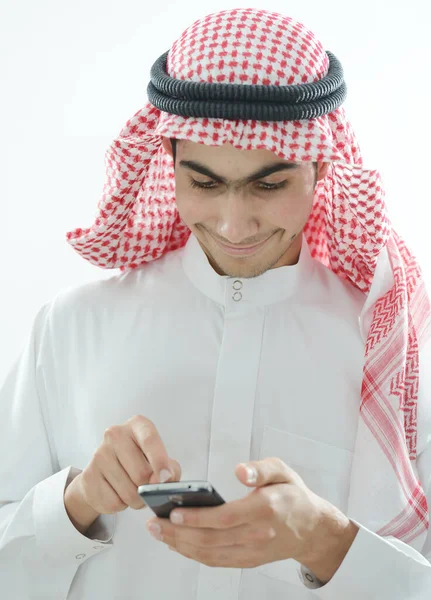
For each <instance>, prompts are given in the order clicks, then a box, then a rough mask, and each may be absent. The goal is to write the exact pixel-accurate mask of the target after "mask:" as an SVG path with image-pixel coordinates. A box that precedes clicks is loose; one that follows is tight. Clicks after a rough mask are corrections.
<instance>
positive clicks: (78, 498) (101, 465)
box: [64, 415, 181, 533]
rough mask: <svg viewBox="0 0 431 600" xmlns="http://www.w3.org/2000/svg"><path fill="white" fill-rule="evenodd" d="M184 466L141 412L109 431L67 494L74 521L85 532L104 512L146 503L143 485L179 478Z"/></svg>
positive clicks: (119, 510)
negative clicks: (138, 490)
mask: <svg viewBox="0 0 431 600" xmlns="http://www.w3.org/2000/svg"><path fill="white" fill-rule="evenodd" d="M180 478H181V467H180V465H179V463H178V462H177V461H176V460H173V459H171V458H169V457H168V455H167V452H166V448H165V445H164V444H163V442H162V439H161V438H160V435H159V433H158V431H157V429H156V427H155V425H154V424H153V423H152V422H151V421H150V420H149V419H146V418H145V417H143V416H141V415H136V416H134V417H132V418H131V419H129V420H128V421H126V422H125V423H124V424H123V425H114V426H113V427H109V428H108V429H106V431H105V433H104V437H103V443H102V444H101V445H100V446H99V448H98V449H97V450H96V452H95V453H94V455H93V458H92V460H91V462H90V463H89V464H88V465H87V467H86V468H85V469H84V470H83V471H82V473H80V474H79V475H77V477H75V479H73V480H72V482H71V483H70V484H69V485H68V486H67V488H66V490H65V493H64V505H65V507H66V510H67V513H68V515H69V518H70V520H71V521H72V523H73V524H74V526H75V527H76V529H78V531H80V532H81V533H84V532H85V531H86V530H87V529H88V528H89V526H90V525H91V524H92V523H93V521H95V520H96V519H97V517H99V516H100V515H101V514H113V513H117V512H121V511H123V510H125V509H126V508H129V507H130V508H134V509H135V510H139V509H141V508H144V507H145V506H146V504H145V502H144V501H143V500H142V499H141V498H140V496H139V495H138V492H137V488H138V487H139V486H140V485H144V484H146V483H159V482H165V481H168V480H170V481H179V480H180Z"/></svg>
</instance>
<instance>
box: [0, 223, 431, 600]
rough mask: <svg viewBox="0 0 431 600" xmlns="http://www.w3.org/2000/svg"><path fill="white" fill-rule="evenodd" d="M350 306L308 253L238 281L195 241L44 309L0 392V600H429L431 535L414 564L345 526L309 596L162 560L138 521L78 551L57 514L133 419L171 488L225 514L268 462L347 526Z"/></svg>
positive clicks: (281, 573)
mask: <svg viewBox="0 0 431 600" xmlns="http://www.w3.org/2000/svg"><path fill="white" fill-rule="evenodd" d="M364 301H365V296H364V294H362V293H361V292H360V291H358V290H356V289H355V288H354V287H353V286H352V285H350V284H349V283H347V282H345V281H343V280H341V279H340V278H338V277H337V276H336V275H334V274H333V273H332V272H331V271H330V270H329V269H327V268H325V267H324V266H323V265H321V264H320V263H319V262H318V261H316V260H314V259H312V257H311V256H310V253H309V249H308V246H307V244H306V242H305V239H304V240H303V248H302V251H301V255H300V259H299V262H298V264H296V265H293V266H286V267H281V268H278V269H272V270H270V271H268V272H266V273H265V274H264V275H262V276H260V277H256V278H252V279H241V278H230V277H227V276H219V275H218V274H217V273H216V272H215V271H214V270H213V269H212V267H211V266H210V264H209V262H208V260H207V258H206V256H205V254H204V253H203V251H202V249H201V248H200V246H199V244H198V243H197V240H196V238H195V237H194V236H193V235H191V236H190V239H189V240H188V243H187V244H186V246H185V247H184V248H182V249H181V250H178V251H175V252H172V253H170V254H168V255H166V256H164V257H163V258H162V259H160V260H158V261H155V262H153V263H150V264H148V265H146V266H143V267H140V268H138V269H136V270H134V271H131V272H127V273H124V274H118V275H114V276H113V277H111V278H109V279H104V280H100V281H95V282H93V283H90V284H86V285H82V286H79V287H76V288H72V289H69V290H66V291H63V292H61V293H59V294H58V295H57V296H56V297H55V298H54V299H53V300H52V301H51V302H49V303H48V304H46V305H45V306H43V307H42V309H41V310H40V312H39V313H38V315H37V317H36V319H35V323H34V327H33V330H32V333H31V336H30V338H29V341H28V344H27V346H26V348H25V349H24V351H23V353H22V355H21V357H20V358H19V360H18V361H17V363H16V364H15V366H14V367H13V369H12V370H11V372H10V374H9V375H8V377H7V379H6V381H5V384H4V386H3V388H2V389H1V391H0V423H1V426H2V434H1V436H0V456H1V462H0V589H1V595H2V597H4V598H5V599H6V598H7V599H8V600H9V599H10V600H27V599H31V600H35V599H37V600H60V599H66V598H68V599H70V600H96V599H97V600H98V599H99V598H100V599H102V598H103V600H114V599H115V600H117V599H118V600H129V599H130V600H135V599H136V600H138V599H139V600H141V599H143V600H145V599H148V600H156V599H157V600H158V599H161V600H164V599H166V600H168V599H169V600H171V599H172V598H176V599H177V600H186V599H187V600H189V599H191V598H193V599H194V600H216V599H222V600H262V599H267V598H268V600H269V599H270V600H286V599H289V600H312V598H321V599H322V600H326V599H331V600H346V599H347V598H348V599H349V600H364V599H366V600H370V599H373V598H376V599H378V600H407V599H414V600H422V599H424V600H425V598H429V597H431V564H430V563H429V562H428V561H429V560H430V559H431V535H429V536H428V538H427V540H426V542H425V546H424V548H423V553H422V554H420V553H419V552H417V551H416V550H413V549H412V548H410V546H408V545H406V544H404V543H402V542H400V541H398V540H393V539H392V538H391V539H389V540H386V539H382V538H380V537H379V536H377V535H376V534H374V533H373V532H371V531H369V530H368V529H367V528H366V527H364V526H362V525H361V523H357V524H358V525H359V526H360V531H359V533H358V535H357V537H356V539H355V541H354V543H353V545H352V547H351V549H350V551H349V553H348V554H347V556H346V558H345V560H344V562H343V563H342V565H341V567H340V568H339V570H338V571H337V573H336V574H335V576H334V577H333V578H332V580H331V581H330V582H329V583H328V584H327V585H325V586H323V587H321V588H319V589H311V588H312V587H313V583H308V581H307V580H306V579H304V574H303V573H301V570H300V565H299V564H298V563H296V562H295V561H294V560H286V561H279V562H275V563H270V564H267V565H263V566H261V567H257V568H253V569H243V570H241V569H221V568H210V567H206V566H204V565H200V564H199V563H197V562H195V561H192V560H189V559H186V558H185V557H183V556H181V555H179V554H176V553H173V552H170V551H169V550H168V548H167V546H166V545H165V544H163V543H161V542H157V541H156V540H154V539H153V538H152V537H151V536H150V534H149V533H148V531H147V529H146V521H147V519H148V518H150V517H151V516H154V515H153V513H152V512H151V511H150V510H149V509H145V510H143V511H135V510H132V509H127V510H125V511H123V512H121V513H118V514H117V515H115V516H102V517H100V518H99V519H97V521H96V522H95V523H94V524H93V526H92V527H91V528H90V531H89V532H88V534H87V535H88V536H89V537H86V536H84V535H81V534H80V533H79V532H78V531H77V530H76V529H75V528H74V527H73V525H72V524H71V522H70V521H69V519H68V517H67V513H66V511H65V508H64V502H63V493H64V489H65V485H66V484H67V483H68V482H70V481H71V479H72V478H73V477H74V476H76V474H77V473H79V472H80V471H82V470H83V469H84V468H85V467H86V465H87V464H88V463H89V462H90V460H91V458H92V455H93V453H94V451H95V450H96V449H97V447H98V446H99V445H100V444H101V442H102V440H103V434H104V431H105V429H106V428H108V427H109V426H112V425H118V424H122V423H124V422H125V421H126V420H128V419H129V418H130V417H132V416H133V415H136V414H142V415H144V416H146V417H148V418H149V419H151V420H152V421H153V422H154V424H155V425H156V426H157V428H158V430H159V432H160V434H161V436H162V438H163V440H164V442H165V444H166V446H167V450H168V454H169V455H170V456H171V457H172V458H175V459H176V460H178V461H179V463H180V464H181V467H182V479H208V480H209V481H210V482H211V483H212V484H213V485H214V486H215V488H216V489H217V490H218V492H219V493H220V494H221V495H222V496H223V497H224V498H225V500H227V501H229V500H233V499H235V498H239V497H243V496H245V495H246V494H247V493H249V490H248V488H246V487H245V486H243V485H242V484H240V483H239V481H238V480H237V479H236V477H235V474H234V469H235V466H236V465H237V464H238V463H239V462H244V461H247V460H256V459H260V458H264V457H268V456H278V457H280V458H281V459H282V460H284V461H285V462H286V463H287V464H288V465H289V466H291V467H292V468H293V469H295V470H296V471H297V472H298V473H299V474H300V475H301V476H302V478H303V479H304V481H305V483H306V484H307V485H308V486H309V487H310V488H311V489H312V490H313V491H314V492H316V493H317V494H319V495H320V496H322V497H324V498H326V499H327V500H329V501H330V502H332V503H333V504H334V505H336V506H337V507H338V508H340V509H341V510H342V511H343V512H346V511H347V498H348V492H349V475H350V469H351V464H352V458H353V451H354V446H355V435H356V431H357V425H358V418H359V406H360V391H361V380H362V369H363V364H364V339H363V337H362V336H361V332H360V326H359V318H360V315H361V310H362V308H363V306H364ZM429 354H430V352H429V351H428V356H429ZM427 360H428V359H427ZM423 362H424V361H423ZM422 364H423V363H422ZM428 364H430V363H429V362H428ZM428 370H429V367H428ZM420 402H421V407H420V410H419V417H418V418H419V424H418V427H419V428H420V432H421V439H427V440H428V443H427V445H426V446H425V448H424V450H423V452H422V454H421V456H420V457H419V459H418V469H419V475H420V477H421V480H422V483H423V485H424V489H425V492H426V494H427V498H428V502H429V504H430V506H431V406H430V405H431V399H429V398H427V399H426V401H425V400H424V398H423V397H422V396H421V398H420ZM370 468H372V465H370ZM366 499H367V482H366V481H364V502H366ZM348 516H349V517H351V515H348ZM355 522H357V521H355Z"/></svg>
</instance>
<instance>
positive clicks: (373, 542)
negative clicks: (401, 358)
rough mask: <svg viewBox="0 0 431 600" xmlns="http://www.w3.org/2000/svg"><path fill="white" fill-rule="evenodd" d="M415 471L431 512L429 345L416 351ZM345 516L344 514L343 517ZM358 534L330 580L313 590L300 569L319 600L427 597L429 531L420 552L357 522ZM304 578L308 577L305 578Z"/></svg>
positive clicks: (429, 588)
mask: <svg viewBox="0 0 431 600" xmlns="http://www.w3.org/2000/svg"><path fill="white" fill-rule="evenodd" d="M419 378H420V379H419V404H418V448H421V451H420V454H419V455H418V458H417V469H418V474H419V477H420V480H421V482H422V486H423V489H424V492H425V494H426V497H427V501H428V507H429V509H430V512H431V343H430V342H428V343H427V345H426V346H425V348H424V349H423V350H422V351H421V353H420V374H419ZM347 516H348V515H347ZM352 521H353V522H354V523H356V525H358V527H359V528H360V529H359V532H358V534H357V536H356V538H355V541H354V542H353V544H352V546H351V548H350V550H349V552H348V553H347V555H346V557H345V559H344V561H343V562H342V564H341V566H340V567H339V569H338V570H337V572H336V573H335V575H334V577H333V578H332V579H331V581H329V582H328V583H327V584H326V585H324V586H322V587H317V586H318V583H313V581H312V579H313V576H312V574H310V573H309V572H308V573H307V570H306V569H304V568H303V569H302V574H303V581H304V585H305V586H306V587H309V588H310V589H313V588H314V589H313V593H314V595H315V596H316V598H320V599H321V600H345V599H346V598H348V599H349V600H364V599H365V598H366V599H367V600H429V599H431V527H430V529H429V530H428V535H427V537H426V540H425V542H424V545H423V547H422V549H421V552H418V551H417V550H415V549H413V548H412V547H411V546H409V545H408V544H405V543H404V542H401V541H400V540H398V539H396V538H393V537H387V538H383V537H380V536H378V535H376V534H375V533H373V532H372V531H370V530H368V529H367V528H365V527H363V526H362V525H361V524H360V523H358V522H357V521H354V520H353V519H352ZM307 575H308V579H307V577H306V576H307Z"/></svg>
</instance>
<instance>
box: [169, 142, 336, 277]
mask: <svg viewBox="0 0 431 600" xmlns="http://www.w3.org/2000/svg"><path fill="white" fill-rule="evenodd" d="M163 146H164V148H165V150H166V152H168V153H169V154H170V155H171V156H173V158H174V161H175V184H176V204H177V208H178V212H179V214H180V216H181V218H182V220H183V221H184V222H185V223H186V225H187V226H188V228H189V229H190V230H191V231H192V233H194V234H195V236H196V238H197V239H198V241H199V244H200V245H201V247H202V249H203V250H204V252H205V253H206V255H207V256H208V259H209V262H210V264H211V265H212V267H213V268H214V269H215V271H216V272H217V273H218V274H220V275H229V276H230V277H241V278H246V277H257V276H258V275H262V273H265V271H267V270H268V269H274V268H277V267H282V266H286V265H292V264H295V263H296V262H297V261H298V258H299V254H300V249H301V242H302V230H303V229H304V226H305V224H306V223H307V221H308V218H309V216H310V213H311V209H312V207H313V202H314V189H315V186H316V183H317V181H319V180H321V179H323V178H324V177H325V175H326V173H327V169H328V165H329V163H325V162H314V163H313V162H295V163H293V162H288V161H287V160H284V159H280V158H279V157H278V156H277V155H275V154H274V153H272V152H270V151H269V150H239V149H237V148H234V146H232V145H230V144H224V145H222V146H209V145H204V144H198V143H195V142H190V141H187V140H177V141H173V143H172V140H169V139H167V138H164V139H163ZM220 244H224V245H228V246H231V247H236V248H240V247H247V246H254V245H256V244H262V245H261V246H260V247H258V248H256V249H254V250H253V251H252V252H251V253H249V254H247V255H243V256H238V255H232V254H233V253H231V252H230V251H229V250H227V249H225V248H224V247H222V246H220Z"/></svg>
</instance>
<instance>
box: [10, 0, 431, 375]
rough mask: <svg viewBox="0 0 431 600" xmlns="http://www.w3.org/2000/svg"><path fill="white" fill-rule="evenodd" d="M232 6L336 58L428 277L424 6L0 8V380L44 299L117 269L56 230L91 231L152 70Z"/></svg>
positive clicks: (182, 2) (383, 2)
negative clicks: (292, 23)
mask: <svg viewBox="0 0 431 600" xmlns="http://www.w3.org/2000/svg"><path fill="white" fill-rule="evenodd" d="M242 6H243V7H246V6H255V7H257V8H266V9H267V10H275V11H277V12H280V13H283V14H286V15H289V16H291V17H293V18H295V19H297V20H299V21H301V22H303V23H304V24H305V25H306V26H307V27H309V28H310V29H311V30H312V31H314V33H315V34H316V35H317V37H318V38H319V39H320V40H321V41H322V43H323V45H324V47H325V49H327V50H331V51H332V52H333V53H334V54H336V56H337V57H338V58H339V59H340V60H341V62H342V65H343V68H344V72H345V78H346V82H347V84H348V91H349V96H348V100H347V102H346V104H345V107H346V110H347V114H348V116H349V117H350V120H351V122H352V124H353V127H354V129H355V131H356V133H357V136H358V139H359V142H360V145H361V148H362V152H363V156H364V161H365V165H366V166H367V167H368V168H377V169H379V170H380V171H381V173H382V175H383V178H384V182H385V186H386V190H387V203H388V206H389V209H390V214H391V217H392V221H393V223H394V226H395V227H396V229H398V231H399V232H400V233H402V235H403V236H404V237H405V239H406V240H407V241H408V243H409V244H410V246H411V247H412V248H413V250H414V251H415V253H416V255H417V257H418V258H419V260H420V262H421V264H422V267H423V269H424V272H425V274H426V278H427V280H428V281H429V280H430V276H431V253H430V252H429V250H428V244H429V238H430V235H431V234H430V231H429V220H430V216H431V210H430V208H429V206H430V191H429V173H430V169H431V167H430V160H429V157H428V151H429V141H430V139H431V126H430V116H429V115H430V112H431V91H430V90H431V85H430V78H431V69H430V62H431V35H430V29H429V23H430V21H429V16H430V12H431V8H430V3H429V1H428V0H412V1H410V2H401V1H399V0H395V1H394V0H393V1H392V2H390V1H389V0H361V1H358V2H355V3H354V2H351V1H349V0H325V2H322V0H307V1H306V2H305V1H298V0H295V1H293V0H291V1H290V2H287V1H284V2H276V1H272V2H268V1H267V0H265V2H262V4H253V3H250V2H241V0H235V1H234V2H232V3H230V2H212V1H208V0H207V1H206V2H194V1H192V0H164V1H163V2H149V1H148V0H141V1H138V0H121V1H120V0H118V1H117V2H112V1H108V0H74V1H73V2H66V1H65V0H55V1H54V0H39V1H37V2H34V1H32V0H25V1H23V0H13V1H12V0H9V1H8V2H7V0H0V52H1V54H0V60H1V71H0V73H1V79H0V81H1V84H0V85H1V90H2V91H1V94H0V104H1V106H0V109H1V110H0V127H1V149H0V165H1V167H0V168H1V178H0V181H1V188H0V194H1V195H0V202H1V212H0V219H1V221H0V224H1V229H0V256H1V259H2V269H1V279H0V290H1V296H0V302H1V304H0V309H1V310H0V384H1V381H2V380H3V379H4V376H5V375H6V373H7V371H8V370H9V369H10V367H11V365H12V362H13V361H14V360H15V358H16V356H17V355H18V353H19V351H20V349H21V347H22V345H23V343H24V341H25V338H26V337H27V335H28V333H29V330H30V327H31V324H32V322H33V319H34V316H35V314H36V312H37V311H38V309H39V308H40V307H41V305H42V304H44V303H45V302H47V301H48V300H50V299H51V298H52V297H53V296H54V295H55V294H56V293H57V292H58V291H60V290H63V289H65V288H68V287H70V286H75V285H79V284H81V283H84V282H86V281H90V280H94V279H99V278H104V277H109V276H111V275H114V274H116V273H117V272H118V271H117V270H115V271H103V270H101V269H99V268H97V267H94V266H92V265H91V264H89V263H87V262H86V261H84V260H83V259H82V258H80V257H79V256H78V254H76V253H75V252H74V251H73V250H72V248H71V247H70V246H69V245H68V244H67V242H66V241H65V234H66V232H67V231H70V230H72V229H74V228H75V227H87V226H90V225H91V224H92V222H93V217H94V214H95V211H96V205H97V202H98V200H99V197H100V196H101V194H102V187H103V183H104V175H105V169H104V155H105V151H106V148H107V147H108V145H109V144H110V142H111V141H112V139H113V138H114V137H116V136H117V135H118V133H119V132H120V130H121V128H122V127H123V126H124V125H125V123H126V121H127V120H128V119H129V118H130V117H131V116H132V115H133V114H134V113H135V112H136V111H137V110H139V108H141V107H142V106H143V105H144V104H145V103H146V86H147V83H148V79H149V70H150V67H151V65H152V63H153V62H154V61H155V59H156V58H158V57H159V56H160V54H162V53H163V52H165V51H166V50H168V49H169V48H170V46H171V45H172V43H173V42H174V40H175V39H176V38H177V37H179V35H180V34H181V33H182V31H183V30H184V29H185V28H187V27H188V26H189V25H190V24H191V23H192V22H193V21H194V20H195V19H197V18H199V17H202V16H204V15H206V14H209V13H212V12H216V11H218V10H223V9H226V8H236V7H242Z"/></svg>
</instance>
